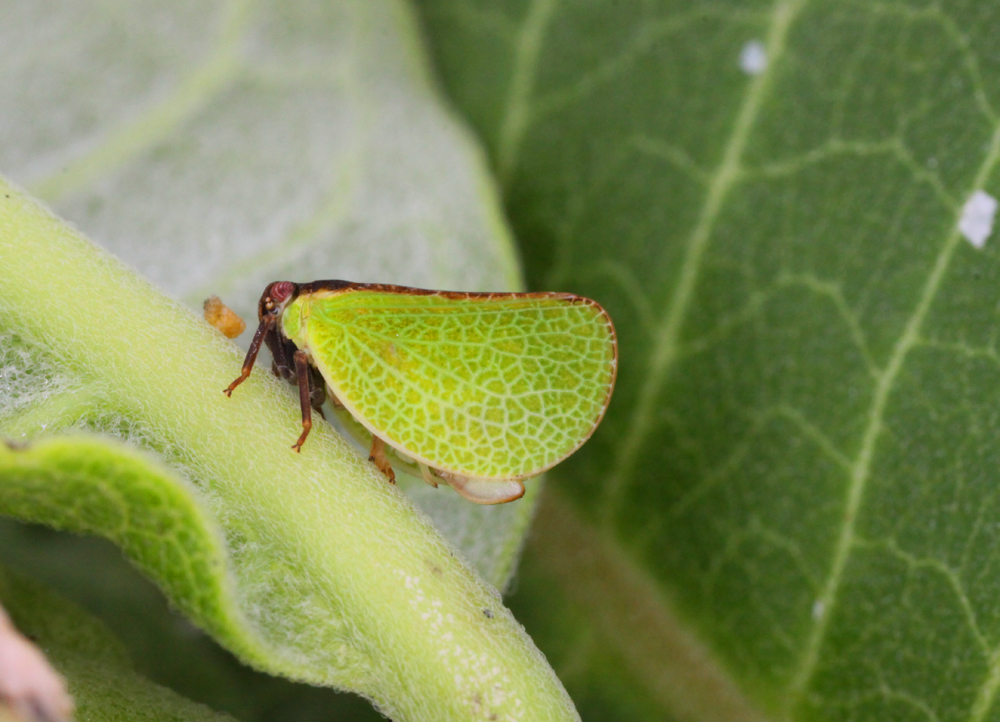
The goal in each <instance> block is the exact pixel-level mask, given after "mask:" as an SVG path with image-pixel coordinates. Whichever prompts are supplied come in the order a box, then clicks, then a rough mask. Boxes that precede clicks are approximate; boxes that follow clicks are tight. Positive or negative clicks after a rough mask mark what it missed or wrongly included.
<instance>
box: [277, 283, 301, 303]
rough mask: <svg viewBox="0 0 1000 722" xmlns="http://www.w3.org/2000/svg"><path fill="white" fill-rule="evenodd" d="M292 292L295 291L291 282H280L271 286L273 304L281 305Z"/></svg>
mask: <svg viewBox="0 0 1000 722" xmlns="http://www.w3.org/2000/svg"><path fill="white" fill-rule="evenodd" d="M293 291H295V284H294V283H292V282H291V281H281V282H280V283H276V284H274V285H273V286H271V298H273V299H274V302H275V303H281V302H282V301H284V300H285V299H286V298H288V297H289V296H291V295H292V292H293Z"/></svg>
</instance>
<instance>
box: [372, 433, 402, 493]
mask: <svg viewBox="0 0 1000 722" xmlns="http://www.w3.org/2000/svg"><path fill="white" fill-rule="evenodd" d="M368 461H370V462H372V463H373V464H375V466H376V467H378V470H379V471H381V472H382V473H383V474H385V477H386V479H388V481H389V483H390V484H395V483H396V472H394V471H393V470H392V464H390V463H389V458H388V457H387V456H386V455H385V442H384V441H382V439H380V438H379V437H377V436H375V435H374V434H372V450H371V453H370V454H369V455H368Z"/></svg>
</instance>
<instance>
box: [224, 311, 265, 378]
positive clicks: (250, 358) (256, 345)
mask: <svg viewBox="0 0 1000 722" xmlns="http://www.w3.org/2000/svg"><path fill="white" fill-rule="evenodd" d="M273 323H274V316H264V320H263V321H261V322H260V326H258V327H257V331H256V332H254V335H253V341H251V342H250V350H249V351H247V356H246V358H245V359H243V370H242V371H241V372H240V375H239V378H237V379H236V380H235V381H233V382H232V383H231V384H229V387H228V388H225V389H223V390H222V393H224V394H225V395H226V396H229V397H232V395H233V389H235V388H236V387H237V386H239V385H240V384H241V383H243V382H244V381H246V379H247V377H248V376H249V375H250V372H251V371H253V365H254V362H255V361H256V360H257V353H258V352H259V351H260V344H261V342H262V341H263V340H264V336H265V335H266V334H267V332H268V331H270V330H271V325H272V324H273Z"/></svg>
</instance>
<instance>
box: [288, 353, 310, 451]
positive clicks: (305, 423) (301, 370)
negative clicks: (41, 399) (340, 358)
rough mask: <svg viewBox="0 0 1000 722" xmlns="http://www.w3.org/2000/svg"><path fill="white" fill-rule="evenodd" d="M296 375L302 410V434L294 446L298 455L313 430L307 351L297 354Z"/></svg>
mask: <svg viewBox="0 0 1000 722" xmlns="http://www.w3.org/2000/svg"><path fill="white" fill-rule="evenodd" d="M295 375H296V376H297V377H298V380H299V406H300V407H301V408H302V434H301V435H300V436H299V440H298V441H296V442H295V443H294V444H292V448H293V449H295V451H296V453H298V452H299V451H301V450H302V444H304V443H306V437H307V436H309V430H310V429H311V428H312V404H311V403H310V402H309V357H308V356H307V355H306V352H305V351H296V352H295Z"/></svg>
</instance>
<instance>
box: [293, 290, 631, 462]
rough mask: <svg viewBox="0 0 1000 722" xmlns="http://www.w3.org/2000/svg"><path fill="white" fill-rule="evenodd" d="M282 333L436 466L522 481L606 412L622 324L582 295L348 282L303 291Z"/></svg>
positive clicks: (356, 408) (358, 412)
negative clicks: (386, 287)
mask: <svg viewBox="0 0 1000 722" xmlns="http://www.w3.org/2000/svg"><path fill="white" fill-rule="evenodd" d="M283 318H284V321H283V327H284V331H285V333H286V334H287V335H288V336H289V338H291V339H292V340H293V341H295V342H296V343H297V344H298V345H299V346H300V347H302V348H308V349H309V351H310V352H311V354H312V359H313V362H314V363H316V365H317V366H318V367H319V369H320V371H321V372H322V373H323V376H324V377H325V378H326V379H327V381H328V382H329V384H330V386H331V388H332V389H333V391H334V393H335V394H336V395H337V398H338V399H340V401H341V402H342V403H344V405H345V406H346V407H347V408H348V409H349V410H350V411H351V412H352V413H353V414H354V415H355V417H356V418H358V420H360V421H361V422H362V423H364V424H365V425H366V426H367V427H368V428H369V429H371V430H372V431H373V432H375V433H376V434H377V435H378V436H380V437H382V438H383V439H385V440H386V441H388V442H389V443H390V444H392V445H393V446H395V447H396V448H399V449H401V450H402V451H404V452H405V453H406V454H408V455H409V456H411V457H413V458H414V459H415V460H417V461H419V462H421V463H425V464H428V465H430V466H432V467H433V468H435V469H439V470H443V471H448V472H452V473H455V474H459V475H461V476H467V477H473V478H478V479H498V480H499V479H523V478H527V477H531V476H534V475H536V474H538V473H540V472H542V471H543V470H545V469H547V468H549V467H550V466H552V465H553V464H556V463H558V462H559V461H561V460H562V459H563V458H565V457H566V456H568V455H569V454H570V453H572V452H573V451H574V450H576V448H577V447H579V446H580V444H582V443H583V441H584V440H585V439H586V438H587V437H589V436H590V433H591V432H592V431H593V429H594V427H595V426H596V424H597V423H598V421H599V420H600V418H601V416H602V415H603V414H604V409H605V407H606V406H607V402H608V400H609V399H610V395H611V386H612V384H613V381H614V372H615V362H616V358H615V357H616V353H615V342H614V330H613V327H612V326H611V322H610V320H609V319H608V318H607V315H606V314H605V313H604V311H603V309H601V308H600V307H599V306H597V305H596V304H593V303H590V302H587V301H586V300H584V299H577V298H575V297H568V298H567V297H559V296H555V295H553V296H551V297H537V296H534V297H528V296H508V295H490V296H472V295H470V296H465V297H454V296H449V295H439V294H408V293H405V292H391V293H386V292H383V291H380V290H368V289H345V290H342V291H330V292H323V291H319V292H315V293H311V294H304V295H303V296H301V297H299V298H298V299H296V301H295V302H293V303H292V304H291V305H290V306H289V307H288V308H287V309H286V310H285V312H284V317H283Z"/></svg>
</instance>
